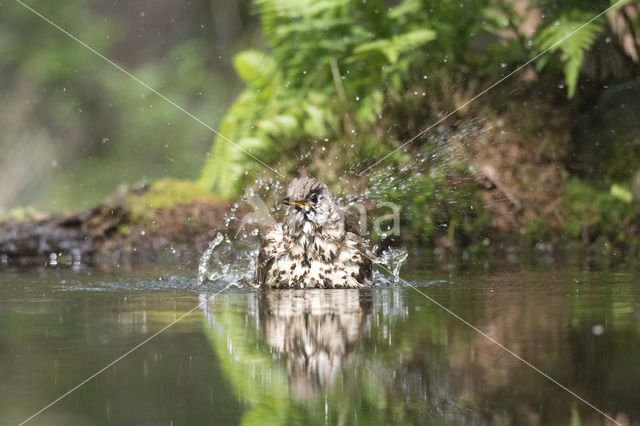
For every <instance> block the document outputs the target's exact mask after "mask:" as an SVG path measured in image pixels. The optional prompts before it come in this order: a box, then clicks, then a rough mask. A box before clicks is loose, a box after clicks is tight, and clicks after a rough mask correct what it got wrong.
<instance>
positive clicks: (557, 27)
mask: <svg viewBox="0 0 640 426" xmlns="http://www.w3.org/2000/svg"><path fill="white" fill-rule="evenodd" d="M592 18H593V16H592V15H591V14H588V13H584V12H579V11H576V10H573V11H570V12H568V13H566V14H563V15H560V16H559V17H558V19H557V20H556V21H555V22H553V23H552V24H550V25H547V26H546V27H544V28H543V29H542V30H540V32H539V33H538V35H537V37H536V38H537V44H538V51H539V52H543V51H545V50H547V49H549V50H550V51H552V52H554V51H557V50H560V51H561V52H562V53H561V55H560V60H561V61H562V63H563V68H564V77H565V80H566V82H567V96H568V97H569V98H572V97H573V96H574V94H575V91H576V87H577V86H578V76H579V74H580V68H581V67H582V61H583V59H584V53H585V52H586V51H588V50H589V49H590V48H591V47H592V46H593V43H594V42H595V41H596V39H597V38H598V36H599V35H600V33H601V32H602V28H603V23H602V21H601V20H596V21H593V22H591V23H589V24H586V25H585V22H588V21H589V20H590V19H592ZM546 62H547V61H546V60H545V61H538V69H541V68H542V67H543V66H544V65H545V64H546Z"/></svg>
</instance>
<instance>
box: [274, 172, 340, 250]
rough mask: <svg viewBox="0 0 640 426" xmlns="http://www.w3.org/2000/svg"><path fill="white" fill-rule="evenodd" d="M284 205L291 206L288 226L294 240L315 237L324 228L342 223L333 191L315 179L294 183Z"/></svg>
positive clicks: (286, 223) (287, 220)
mask: <svg viewBox="0 0 640 426" xmlns="http://www.w3.org/2000/svg"><path fill="white" fill-rule="evenodd" d="M282 202H283V203H284V204H286V205H288V206H289V208H288V209H287V213H286V216H285V225H286V228H287V232H288V233H289V235H290V236H291V237H293V238H294V239H297V238H299V237H301V236H306V237H310V238H313V237H314V236H315V233H316V232H317V231H318V230H320V229H321V228H323V227H324V226H325V225H328V224H330V223H332V222H335V221H337V220H339V213H338V208H337V206H336V205H335V203H334V201H333V196H332V195H331V191H329V188H328V187H327V185H325V184H324V183H322V182H320V181H319V180H317V179H314V178H309V177H301V178H296V179H294V180H292V181H291V183H290V184H289V187H288V188H287V196H286V197H285V198H284V199H283V200H282Z"/></svg>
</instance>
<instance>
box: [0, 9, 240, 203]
mask: <svg viewBox="0 0 640 426" xmlns="http://www.w3.org/2000/svg"><path fill="white" fill-rule="evenodd" d="M28 4H29V6H30V7H32V8H33V9H34V10H36V11H37V12H39V13H41V14H42V15H43V16H45V17H47V18H48V19H50V20H51V21H52V22H54V23H56V24H57V25H59V26H60V27H62V28H64V29H65V30H67V31H69V32H70V33H71V34H73V35H74V36H75V37H77V38H78V39H79V40H81V41H82V42H83V43H86V44H87V45H88V46H90V47H91V48H93V49H95V50H96V51H98V52H100V53H102V54H104V55H105V56H106V57H108V58H110V59H112V60H114V62H116V63H117V64H119V65H121V66H122V67H123V68H124V69H126V70H127V71H130V72H131V73H132V74H133V75H135V76H136V77H138V78H139V79H140V80H142V81H144V82H145V83H147V84H148V85H149V86H151V87H153V88H154V89H156V90H158V91H159V92H160V93H162V94H163V95H165V96H166V97H168V98H169V99H171V100H172V101H174V102H175V103H176V104H178V105H179V106H181V107H183V108H185V109H186V110H188V111H189V112H190V113H192V114H193V115H195V116H197V117H199V118H200V119H201V120H202V121H204V122H206V123H208V124H210V125H211V126H213V127H215V126H216V123H217V121H218V120H219V118H220V117H221V115H222V114H223V113H224V111H225V110H226V108H227V107H228V105H229V103H230V100H231V99H232V96H233V94H234V91H235V89H234V86H233V81H234V77H233V76H232V75H231V74H230V71H231V69H230V68H229V67H225V66H224V65H221V64H222V63H223V60H222V59H221V58H222V55H221V54H226V53H227V52H228V51H229V49H231V48H232V47H231V46H230V45H221V43H219V42H218V38H219V37H218V36H217V34H216V32H215V31H217V29H215V28H213V25H212V22H211V21H212V18H211V15H210V13H211V10H210V8H211V7H214V6H215V2H206V1H199V2H195V3H194V4H191V5H187V6H184V7H179V8H178V7H177V6H176V5H171V4H163V5H159V6H157V7H154V8H153V9H151V10H146V11H145V10H139V9H140V7H143V6H144V5H141V4H136V3H135V2H133V3H130V4H126V5H121V6H119V7H117V8H116V7H112V6H110V5H108V4H105V3H101V2H98V1H93V2H91V1H90V2H85V1H79V0H74V1H68V2H64V3H61V4H53V3H51V2H46V1H43V0H34V1H30V2H28ZM165 17H166V18H167V20H166V21H165ZM167 22H168V23H167ZM242 25H249V27H251V24H247V23H242ZM251 32H252V30H251V28H248V29H247V30H246V34H245V35H250V34H251ZM241 36H242V35H241ZM236 41H237V42H239V39H238V40H236ZM233 42H235V41H233V40H232V41H231V42H229V43H233ZM0 75H2V77H3V78H2V80H1V81H0V96H2V99H3V102H2V103H1V104H0V124H1V125H2V128H3V131H2V132H0V150H1V151H3V155H2V156H0V169H5V171H7V172H8V171H10V168H11V167H12V166H15V168H16V169H20V170H21V172H20V176H18V177H16V173H13V174H11V175H8V176H4V175H3V176H2V177H4V178H5V181H9V182H10V185H9V186H10V187H12V189H10V190H6V193H5V194H4V195H3V194H2V193H0V207H7V206H8V207H10V206H12V205H18V204H24V203H30V204H31V203H34V204H36V205H38V206H39V207H45V208H54V209H67V208H79V207H87V206H91V205H95V204H98V203H100V202H102V201H103V200H104V198H105V196H106V195H107V194H109V193H111V192H112V191H113V190H114V189H115V188H116V187H117V185H119V184H120V183H133V182H137V181H140V180H154V179H159V178H162V177H165V176H173V177H178V178H189V179H195V178H197V176H198V174H199V170H200V168H201V167H202V164H203V163H204V158H205V155H206V152H207V150H208V148H209V146H210V144H211V132H210V130H208V129H207V128H206V127H205V126H202V125H201V124H199V123H197V122H196V121H194V120H193V119H192V118H190V117H189V116H187V115H186V114H185V113H184V112H183V111H181V110H180V109H178V108H176V107H175V106H174V105H171V104H170V103H168V102H166V101H165V100H163V99H161V98H160V97H158V96H157V95H155V94H154V93H152V92H151V91H149V90H147V89H145V88H144V87H143V86H142V85H140V83H138V82H136V81H134V80H132V79H131V78H130V77H128V76H127V75H125V74H123V73H121V72H120V71H118V70H117V69H116V68H115V67H114V66H113V65H111V64H109V63H107V62H105V61H104V60H102V59H101V58H99V57H98V56H96V55H95V54H94V53H92V52H91V51H89V50H88V49H87V48H86V47H83V46H82V45H80V44H79V43H77V42H76V41H74V40H73V39H71V38H70V37H68V36H67V35H65V34H63V33H62V32H61V31H59V30H58V29H56V28H54V27H53V26H51V25H50V24H49V23H47V22H45V21H44V20H43V19H41V18H40V17H38V16H36V15H35V14H34V13H33V12H31V11H29V10H28V9H26V8H24V7H22V6H21V5H20V4H18V3H16V2H8V3H6V2H5V3H3V4H2V5H0ZM1 174H2V173H1V172H0V175H1ZM5 189H6V188H5ZM0 192H1V191H0Z"/></svg>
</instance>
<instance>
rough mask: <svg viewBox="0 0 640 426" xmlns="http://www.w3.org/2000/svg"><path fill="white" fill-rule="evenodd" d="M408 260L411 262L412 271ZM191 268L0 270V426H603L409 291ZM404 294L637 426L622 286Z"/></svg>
mask: <svg viewBox="0 0 640 426" xmlns="http://www.w3.org/2000/svg"><path fill="white" fill-rule="evenodd" d="M414 260H415V259H414ZM195 272H196V271H195V268H193V270H190V269H187V268H183V269H181V270H169V271H167V270H156V269H153V268H152V269H149V270H138V271H136V272H129V273H123V274H107V273H98V272H96V271H89V270H82V269H80V270H71V269H66V270H65V269H55V268H53V269H51V268H50V269H48V270H46V271H30V272H20V273H17V272H10V271H6V270H5V271H4V272H0V283H1V287H0V424H3V425H4V424H7V425H12V424H18V423H20V422H21V421H23V420H25V419H26V418H28V417H29V416H31V415H32V414H34V413H35V412H37V411H38V410H39V409H41V408H42V407H44V406H45V405H47V404H48V403H50V402H51V401H53V400H54V399H56V398H57V397H59V396H60V395H62V394H63V393H64V392H66V391H67V390H69V389H70V388H72V387H74V386H76V385H77V384H79V383H81V382H82V381H83V380H85V379H86V378H87V377H88V376H90V375H91V374H93V373H94V372H96V371H98V370H100V369H101V368H102V367H104V366H105V365H107V364H108V363H109V362H111V361H112V360H114V359H115V358H117V357H118V356H120V355H121V354H123V353H125V352H126V351H127V350H129V349H130V348H132V347H134V346H135V345H136V344H138V343H139V342H141V341H143V340H144V339H145V338H147V337H149V336H151V335H152V334H153V333H154V332H156V331H158V330H160V329H161V328H162V327H164V326H166V325H167V324H170V323H171V322H173V321H175V320H176V319H177V318H179V317H180V316H181V315H182V314H183V313H184V312H187V311H188V310H190V309H193V308H195V307H197V306H198V305H199V304H200V306H199V307H198V308H197V309H196V310H195V311H194V313H193V314H191V315H189V316H187V317H186V318H184V319H183V320H181V321H179V322H178V323H176V324H175V325H173V326H172V327H170V328H169V329H167V330H166V331H164V332H163V333H162V334H160V335H159V336H157V337H155V338H154V339H152V340H151V341H149V342H148V343H147V344H145V345H144V346H142V347H141V348H140V349H138V350H136V351H135V352H133V353H131V354H130V355H128V356H127V357H125V358H124V359H122V360H121V361H119V362H118V363H117V364H115V365H114V366H113V367H110V368H108V369H107V370H105V371H104V372H103V373H101V374H100V375H98V376H96V377H95V378H94V379H93V380H91V381H89V382H87V383H86V384H84V385H82V386H81V387H79V388H78V389H77V390H75V391H74V392H72V393H71V394H70V395H68V396H67V397H66V398H64V399H62V400H60V401H59V402H57V403H56V404H54V405H53V406H51V407H50V408H48V409H47V410H45V411H44V412H42V413H41V414H39V415H38V416H36V417H35V418H33V419H32V420H31V421H30V422H29V423H28V424H33V425H103V424H104V425H109V424H115V425H120V424H141V425H146V424H148V425H196V424H237V423H245V424H268V423H271V424H282V423H294V424H355V423H361V424H416V423H417V424H478V425H483V424H504V425H509V424H574V425H578V424H589V425H590V424H607V422H606V420H605V418H604V417H603V416H602V415H600V414H599V413H597V412H596V411H594V410H593V409H592V408H590V407H588V406H587V405H585V404H584V403H582V402H580V401H579V400H577V399H576V398H575V397H573V396H571V395H570V394H569V393H567V392H566V391H564V390H563V389H561V388H560V387H558V386H557V385H555V384H553V383H551V382H550V381H549V380H547V379H546V378H544V377H543V376H542V375H540V374H539V373H537V372H535V371H534V370H532V369H531V368H530V367H528V366H526V365H524V364H523V363H521V362H520V361H518V360H517V359H515V358H514V357H513V356H511V355H509V354H508V353H506V352H505V351H504V350H502V349H500V348H499V347H497V346H496V345H495V344H493V343H492V342H490V341H489V340H487V339H486V338H484V337H482V336H481V335H479V334H478V333H476V332H475V331H473V330H472V329H471V328H469V327H468V326H466V325H465V324H463V323H462V322H461V321H459V320H458V319H456V318H454V317H452V316H451V315H449V314H448V313H446V312H444V311H443V310H442V309H440V308H438V307H437V306H435V305H434V304H433V303H431V302H430V301H429V300H427V299H426V298H424V297H423V296H422V295H420V294H419V293H418V292H416V291H415V290H414V289H413V288H411V287H410V286H409V285H407V283H403V282H388V283H386V284H385V285H383V286H378V287H374V288H372V289H367V290H307V291H289V290H282V291H271V292H263V291H257V290H248V289H245V288H240V287H236V286H233V287H230V288H229V289H227V290H225V291H224V292H223V293H221V294H219V295H218V296H216V297H215V298H212V297H211V296H212V295H213V294H214V293H216V292H217V291H219V290H220V289H222V288H224V286H225V283H224V282H221V280H217V281H215V282H206V283H204V284H202V285H198V283H197V277H196V276H195ZM401 275H402V277H403V278H404V279H406V280H407V281H408V282H410V283H412V284H413V285H415V286H417V287H418V289H419V290H420V291H422V292H424V293H425V294H427V295H429V296H430V297H432V298H434V299H435V300H437V301H438V302H439V303H442V304H443V305H444V306H446V307H448V308H449V309H451V310H452V311H454V312H456V313H457V314H459V315H460V316H461V317H463V318H464V319H466V320H467V321H469V322H470V323H472V324H474V325H475V326H477V327H478V328H479V329H481V330H483V331H484V332H486V333H487V334H488V335H490V336H492V337H494V338H495V339H497V340H499V341H500V342H502V343H504V344H505V345H506V346H508V347H509V348H510V349H511V350H513V351H514V352H516V353H518V354H520V355H521V356H523V357H524V358H525V359H527V360H528V361H530V362H531V363H532V364H534V365H535V366H536V367H538V368H540V369H541V370H543V371H545V372H546V373H548V374H549V375H550V376H552V377H553V378H555V379H556V380H558V381H559V382H561V383H562V384H564V385H566V386H567V387H569V388H570V389H571V390H573V391H575V392H576V393H577V394H579V395H581V396H583V397H584V398H585V399H587V400H588V401H589V402H591V403H593V404H594V405H595V406H597V407H598V408H600V409H602V410H603V411H604V412H606V413H607V414H608V415H609V416H611V417H614V418H615V419H616V420H618V421H620V422H621V423H622V424H640V363H639V362H638V360H639V359H640V303H639V300H640V297H639V296H640V284H639V281H638V273H637V272H634V271H622V270H621V271H617V272H616V271H593V272H588V271H582V270H579V269H575V268H559V267H548V268H545V269H544V270H536V269H524V270H520V269H519V270H511V269H509V268H495V270H492V271H490V272H486V271H467V272H455V273H450V272H440V271H435V270H433V269H431V268H426V269H425V268H423V267H421V266H419V265H417V264H416V262H415V261H414V262H413V263H412V264H409V265H405V266H403V268H402V272H401Z"/></svg>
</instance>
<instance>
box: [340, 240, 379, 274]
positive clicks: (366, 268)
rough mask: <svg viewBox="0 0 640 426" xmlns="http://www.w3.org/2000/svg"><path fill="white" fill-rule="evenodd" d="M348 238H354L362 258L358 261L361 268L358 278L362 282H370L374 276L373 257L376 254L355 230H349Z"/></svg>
mask: <svg viewBox="0 0 640 426" xmlns="http://www.w3.org/2000/svg"><path fill="white" fill-rule="evenodd" d="M347 239H349V240H352V241H353V242H354V243H355V246H356V249H357V251H358V252H359V255H360V259H359V261H358V264H359V265H360V268H359V269H358V275H357V277H356V279H357V280H358V282H360V283H362V284H370V283H371V278H372V277H373V258H374V257H375V255H374V254H373V252H371V250H369V246H368V245H367V244H366V243H365V242H364V240H363V239H362V238H361V237H360V236H359V235H356V234H354V233H353V232H347Z"/></svg>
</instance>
